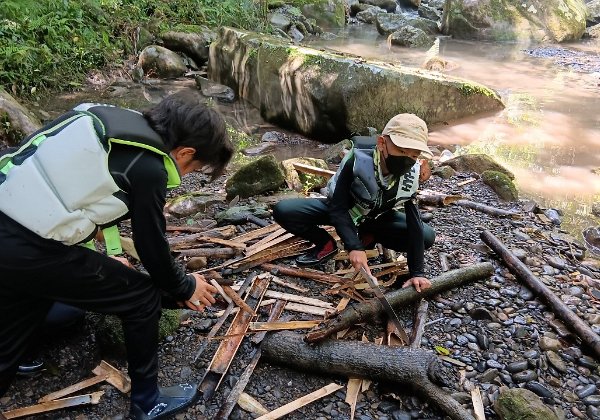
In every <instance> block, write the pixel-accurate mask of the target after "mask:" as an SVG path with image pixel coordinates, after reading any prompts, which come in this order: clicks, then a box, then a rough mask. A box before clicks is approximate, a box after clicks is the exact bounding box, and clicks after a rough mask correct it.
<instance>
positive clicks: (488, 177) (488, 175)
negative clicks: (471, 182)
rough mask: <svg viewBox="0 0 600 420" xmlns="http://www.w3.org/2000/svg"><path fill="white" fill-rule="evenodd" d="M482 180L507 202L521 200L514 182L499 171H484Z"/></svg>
mask: <svg viewBox="0 0 600 420" xmlns="http://www.w3.org/2000/svg"><path fill="white" fill-rule="evenodd" d="M481 179H482V180H483V182H484V183H486V184H487V185H489V186H490V187H491V188H492V190H494V192H495V193H496V194H498V197H500V198H501V199H502V200H506V201H517V200H518V199H519V192H518V191H517V187H515V184H514V183H513V182H512V180H511V179H510V178H509V177H508V176H506V174H503V173H502V172H498V171H484V172H483V173H482V174H481Z"/></svg>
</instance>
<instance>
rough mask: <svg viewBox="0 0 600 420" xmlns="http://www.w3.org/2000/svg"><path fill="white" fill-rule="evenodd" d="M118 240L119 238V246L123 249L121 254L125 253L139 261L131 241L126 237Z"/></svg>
mask: <svg viewBox="0 0 600 420" xmlns="http://www.w3.org/2000/svg"><path fill="white" fill-rule="evenodd" d="M120 238H121V246H122V247H123V252H125V253H126V254H127V255H130V256H132V257H133V258H135V259H136V260H137V261H141V260H140V256H139V255H138V253H137V250H136V249H135V245H134V243H133V239H131V238H128V237H126V236H121V237H120Z"/></svg>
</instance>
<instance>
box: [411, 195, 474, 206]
mask: <svg viewBox="0 0 600 420" xmlns="http://www.w3.org/2000/svg"><path fill="white" fill-rule="evenodd" d="M463 198H464V197H463V196H462V195H448V194H419V195H417V200H418V201H419V204H423V205H425V206H438V207H443V206H448V205H450V204H452V203H456V202H457V201H459V200H462V199H463Z"/></svg>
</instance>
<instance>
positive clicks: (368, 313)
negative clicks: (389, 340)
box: [306, 262, 494, 343]
mask: <svg viewBox="0 0 600 420" xmlns="http://www.w3.org/2000/svg"><path fill="white" fill-rule="evenodd" d="M493 272H494V268H493V266H492V264H491V263H489V262H486V263H479V264H474V265H472V266H469V267H464V268H461V269H458V270H453V271H449V272H447V273H443V274H441V275H439V276H437V277H434V278H433V279H431V287H429V288H428V289H425V290H423V291H421V293H419V292H417V291H416V290H415V288H414V287H408V288H406V289H398V290H394V291H392V292H389V293H386V294H385V297H386V298H387V300H388V302H389V303H390V304H391V305H392V306H393V307H396V308H399V307H402V306H405V305H406V304H408V303H410V302H414V301H415V300H418V299H420V298H427V297H429V296H432V295H435V294H437V293H440V292H443V291H445V290H449V289H452V288H454V287H457V286H460V285H462V284H465V283H468V282H472V281H475V280H480V279H484V278H487V277H489V276H491V275H492V274H493ZM383 312H384V309H383V307H382V305H381V303H380V302H379V300H378V299H369V300H367V301H366V302H362V303H352V304H350V305H348V307H347V308H346V309H345V310H343V311H342V312H340V313H339V314H337V315H336V316H335V317H333V318H331V319H328V320H327V321H325V322H323V324H321V325H320V326H319V327H317V328H316V329H315V330H313V331H311V332H309V333H308V334H307V335H306V341H308V342H311V343H312V342H316V341H319V340H322V339H324V338H326V337H329V336H330V335H332V334H334V333H336V332H337V331H341V330H343V329H346V328H348V327H351V326H352V325H354V324H358V323H360V322H365V321H366V322H369V321H371V320H372V319H373V318H375V316H376V315H377V314H381V313H383Z"/></svg>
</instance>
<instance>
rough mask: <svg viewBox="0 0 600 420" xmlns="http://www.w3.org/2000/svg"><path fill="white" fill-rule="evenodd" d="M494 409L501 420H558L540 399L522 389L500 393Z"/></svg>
mask: <svg viewBox="0 0 600 420" xmlns="http://www.w3.org/2000/svg"><path fill="white" fill-rule="evenodd" d="M494 408H495V410H496V413H498V415H499V416H500V418H501V419H502V420H558V417H557V416H556V414H555V413H554V412H553V411H552V410H551V409H550V408H549V407H547V406H545V405H544V403H543V402H542V400H541V399H540V397H538V396H537V395H536V394H534V393H533V392H531V391H529V390H527V389H522V388H513V389H506V390H504V391H502V392H501V393H500V396H499V398H498V400H497V401H496V403H495V404H494Z"/></svg>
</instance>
